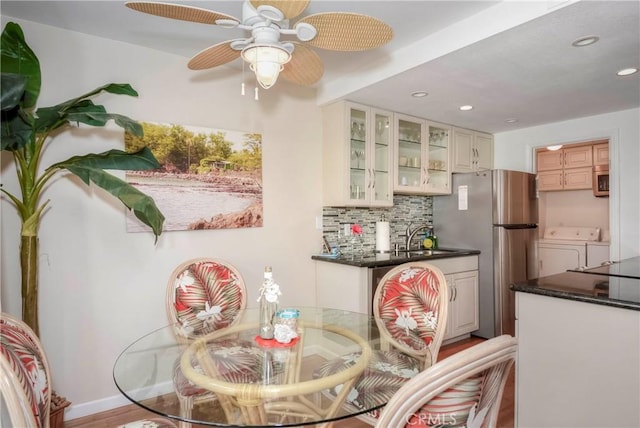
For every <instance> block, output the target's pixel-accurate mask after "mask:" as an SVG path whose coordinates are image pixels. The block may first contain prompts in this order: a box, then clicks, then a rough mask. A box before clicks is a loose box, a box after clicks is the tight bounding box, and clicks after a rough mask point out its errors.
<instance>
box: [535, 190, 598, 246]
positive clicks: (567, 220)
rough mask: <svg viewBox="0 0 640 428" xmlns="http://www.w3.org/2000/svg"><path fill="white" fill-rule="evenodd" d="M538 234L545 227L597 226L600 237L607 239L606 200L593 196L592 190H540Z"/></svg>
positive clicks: (541, 233) (541, 232)
mask: <svg viewBox="0 0 640 428" xmlns="http://www.w3.org/2000/svg"><path fill="white" fill-rule="evenodd" d="M538 206H539V211H540V222H539V224H538V226H539V227H540V235H541V236H542V235H543V234H544V230H545V228H547V227H553V226H577V227H598V228H600V230H601V235H600V237H601V240H603V241H607V240H608V239H609V199H608V198H596V197H595V196H593V190H591V189H589V190H567V191H561V192H539V199H538Z"/></svg>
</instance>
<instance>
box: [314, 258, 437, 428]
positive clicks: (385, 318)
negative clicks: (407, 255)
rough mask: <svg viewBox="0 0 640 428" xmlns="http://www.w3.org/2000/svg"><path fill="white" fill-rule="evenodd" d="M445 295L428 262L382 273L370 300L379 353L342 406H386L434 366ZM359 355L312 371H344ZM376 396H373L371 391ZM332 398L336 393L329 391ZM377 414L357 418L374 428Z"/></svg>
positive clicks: (317, 372) (328, 372)
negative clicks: (413, 379)
mask: <svg viewBox="0 0 640 428" xmlns="http://www.w3.org/2000/svg"><path fill="white" fill-rule="evenodd" d="M448 304H449V292H448V288H447V283H446V280H445V277H444V274H443V273H442V271H441V270H440V269H438V268H437V267H435V266H433V265H431V264H429V263H427V262H422V261H418V262H409V263H404V264H402V265H399V266H396V267H395V268H393V269H391V270H390V271H389V272H387V273H386V274H385V275H384V276H383V277H382V279H381V280H380V284H379V285H378V288H377V289H376V293H375V295H374V298H373V311H374V316H375V321H376V324H377V326H378V330H379V331H380V336H381V337H380V341H381V349H380V350H378V351H375V352H374V353H373V355H372V358H371V360H370V363H369V365H368V366H367V368H366V369H365V370H366V376H363V377H361V379H360V380H359V381H358V382H356V385H355V387H354V389H355V391H354V392H353V394H351V395H350V397H352V398H351V399H349V398H348V399H347V402H346V403H345V405H346V406H353V407H355V408H356V409H364V408H370V407H371V405H370V402H369V401H368V400H369V399H370V398H371V397H373V396H374V395H375V402H380V401H381V400H382V401H388V400H389V399H390V398H391V396H392V395H393V394H394V392H395V391H396V390H397V389H398V388H399V387H400V386H401V385H403V384H404V383H406V382H407V381H408V380H409V379H411V378H412V377H414V376H416V375H417V374H418V373H420V372H421V371H422V370H424V369H425V368H427V367H430V366H431V365H433V364H435V362H436V360H437V358H438V352H439V350H440V345H441V344H442V340H443V338H444V333H445V328H446V325H447V315H448ZM357 358H358V353H352V354H348V355H343V356H341V357H339V358H336V359H334V360H331V361H329V362H327V363H326V364H324V365H323V366H322V367H320V368H319V369H317V370H316V371H315V372H314V376H316V377H321V376H326V375H327V374H331V373H335V372H336V371H339V370H343V369H344V368H345V367H349V366H350V365H352V364H353V362H354V361H356V360H357ZM374 391H375V392H374ZM327 394H328V395H330V396H333V395H335V391H328V392H327ZM378 413H379V411H377V410H375V411H371V412H368V413H365V414H362V415H360V416H358V418H359V419H361V420H362V421H364V422H366V423H368V424H369V425H375V424H376V420H377V416H378Z"/></svg>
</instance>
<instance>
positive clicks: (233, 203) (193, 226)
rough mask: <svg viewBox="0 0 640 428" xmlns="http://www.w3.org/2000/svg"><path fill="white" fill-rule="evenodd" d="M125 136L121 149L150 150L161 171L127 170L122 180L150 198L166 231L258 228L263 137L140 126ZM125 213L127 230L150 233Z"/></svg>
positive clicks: (208, 129)
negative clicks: (135, 132)
mask: <svg viewBox="0 0 640 428" xmlns="http://www.w3.org/2000/svg"><path fill="white" fill-rule="evenodd" d="M141 124H142V127H143V129H144V136H143V137H141V138H139V137H136V136H134V135H131V134H129V133H125V150H127V151H136V150H139V149H141V148H142V147H144V146H147V147H149V148H150V149H151V151H152V152H153V154H154V156H155V157H156V159H158V162H160V164H161V165H162V166H161V168H159V169H157V170H153V171H127V172H126V181H127V182H128V183H129V184H131V185H133V186H135V187H136V188H138V189H139V190H140V191H142V192H144V193H145V194H147V195H149V196H151V197H152V198H153V199H154V201H155V202H156V205H157V206H158V208H159V209H160V211H162V213H163V214H164V216H165V223H164V229H163V230H164V231H171V230H201V229H229V228H243V227H261V226H262V135H261V134H252V133H242V132H237V131H227V130H220V129H210V128H199V127H189V126H183V125H174V124H156V123H150V122H142V123H141ZM149 230H150V228H148V227H147V226H146V225H144V224H143V223H141V222H140V221H139V220H138V219H136V218H135V216H133V214H131V213H127V231H128V232H142V231H149Z"/></svg>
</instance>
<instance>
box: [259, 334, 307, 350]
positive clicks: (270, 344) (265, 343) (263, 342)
mask: <svg viewBox="0 0 640 428" xmlns="http://www.w3.org/2000/svg"><path fill="white" fill-rule="evenodd" d="M298 339H299V337H294V338H293V339H291V342H289V343H280V342H278V341H277V340H275V339H263V338H261V337H260V335H257V336H256V337H255V338H254V340H255V341H256V343H257V344H258V345H259V346H262V347H263V348H289V347H291V346H293V345H295V344H296V343H298Z"/></svg>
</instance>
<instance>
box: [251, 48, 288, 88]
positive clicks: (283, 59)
mask: <svg viewBox="0 0 640 428" xmlns="http://www.w3.org/2000/svg"><path fill="white" fill-rule="evenodd" d="M242 59H243V60H245V61H246V62H248V63H249V68H251V70H252V71H253V72H254V73H255V74H256V79H257V80H258V83H259V84H260V86H262V88H264V89H269V88H270V87H272V86H273V85H275V83H276V81H277V80H278V75H279V74H280V72H281V71H282V69H283V68H284V65H285V64H286V63H287V62H289V60H291V53H290V52H289V51H288V50H286V49H285V48H284V47H282V46H278V45H271V44H251V45H249V46H247V47H246V48H244V49H243V50H242Z"/></svg>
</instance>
